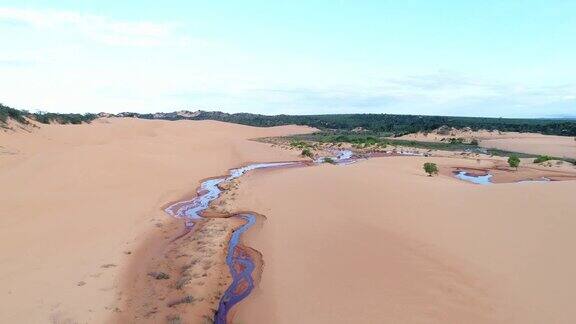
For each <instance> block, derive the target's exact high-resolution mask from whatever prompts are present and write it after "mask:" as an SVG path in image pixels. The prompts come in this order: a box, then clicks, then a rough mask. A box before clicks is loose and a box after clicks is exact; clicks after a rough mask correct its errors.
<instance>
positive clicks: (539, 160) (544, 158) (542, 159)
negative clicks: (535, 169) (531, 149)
mask: <svg viewBox="0 0 576 324" xmlns="http://www.w3.org/2000/svg"><path fill="white" fill-rule="evenodd" d="M550 160H553V158H552V157H551V156H548V155H540V156H539V157H537V158H536V159H534V163H542V162H546V161H550Z"/></svg>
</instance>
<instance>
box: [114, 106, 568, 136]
mask: <svg viewBox="0 0 576 324" xmlns="http://www.w3.org/2000/svg"><path fill="white" fill-rule="evenodd" d="M116 116H122V117H136V118H144V119H165V120H180V119H190V120H218V121H224V122H230V123H237V124H243V125H250V126H265V127H268V126H279V125H289V124H296V125H306V126H311V127H316V128H319V129H332V130H345V131H352V130H358V129H361V130H365V131H370V132H388V133H393V134H395V135H398V136H399V135H404V134H409V133H415V132H419V131H432V130H434V129H437V128H439V127H442V126H448V127H454V128H465V127H469V128H471V129H472V130H478V129H487V130H499V131H507V132H531V133H541V134H547V135H564V136H576V121H573V120H567V119H527V118H485V117H451V116H421V115H390V114H337V115H336V114H335V115H275V116H269V115H260V114H249V113H236V114H229V113H223V112H220V111H202V110H199V111H194V112H192V111H185V110H183V111H177V112H171V113H155V114H138V113H120V114H117V115H116Z"/></svg>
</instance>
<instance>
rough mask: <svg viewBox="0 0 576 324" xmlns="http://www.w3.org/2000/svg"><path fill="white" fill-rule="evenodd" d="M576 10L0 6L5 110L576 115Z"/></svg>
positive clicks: (222, 4)
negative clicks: (187, 110)
mask: <svg viewBox="0 0 576 324" xmlns="http://www.w3.org/2000/svg"><path fill="white" fill-rule="evenodd" d="M574 13H576V1H573V0H570V1H563V0H548V1H543V0H525V1H521V0H515V1H514V0H509V1H502V0H499V1H496V0H485V1H463V0H459V1H456V0H453V1H448V0H444V1H440V0H439V1H429V0H403V1H386V0H380V1H313V0H308V1H297V0H293V1H251V0H243V1H164V2H159V1H91V2H88V1H78V0H70V1H54V0H52V1H22V0H19V1H7V0H0V39H1V40H2V41H1V45H0V46H1V51H0V73H1V75H2V77H1V78H0V102H2V103H4V104H7V105H10V106H14V107H17V108H25V109H30V110H49V111H60V112H88V111H90V112H99V111H108V112H120V111H139V112H155V111H171V110H177V109H189V110H195V109H205V110H222V111H226V112H240V111H243V112H256V113H265V114H278V113H289V114H312V113H353V112H383V113H412V114H428V115H433V114H441V115H464V116H496V117H513V116H514V117H515V116H522V117H540V116H557V115H576V59H575V58H576V18H574V17H575V14H574Z"/></svg>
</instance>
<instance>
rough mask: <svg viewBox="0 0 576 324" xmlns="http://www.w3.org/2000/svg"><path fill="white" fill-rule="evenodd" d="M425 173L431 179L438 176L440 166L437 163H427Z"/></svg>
mask: <svg viewBox="0 0 576 324" xmlns="http://www.w3.org/2000/svg"><path fill="white" fill-rule="evenodd" d="M424 171H425V172H426V173H428V176H429V177H431V176H432V175H434V174H438V166H437V165H436V163H432V162H426V163H424Z"/></svg>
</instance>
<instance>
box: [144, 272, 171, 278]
mask: <svg viewBox="0 0 576 324" xmlns="http://www.w3.org/2000/svg"><path fill="white" fill-rule="evenodd" d="M148 275H149V276H150V277H152V278H154V279H156V280H166V279H170V276H169V275H168V274H166V273H164V272H156V271H152V272H148Z"/></svg>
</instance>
